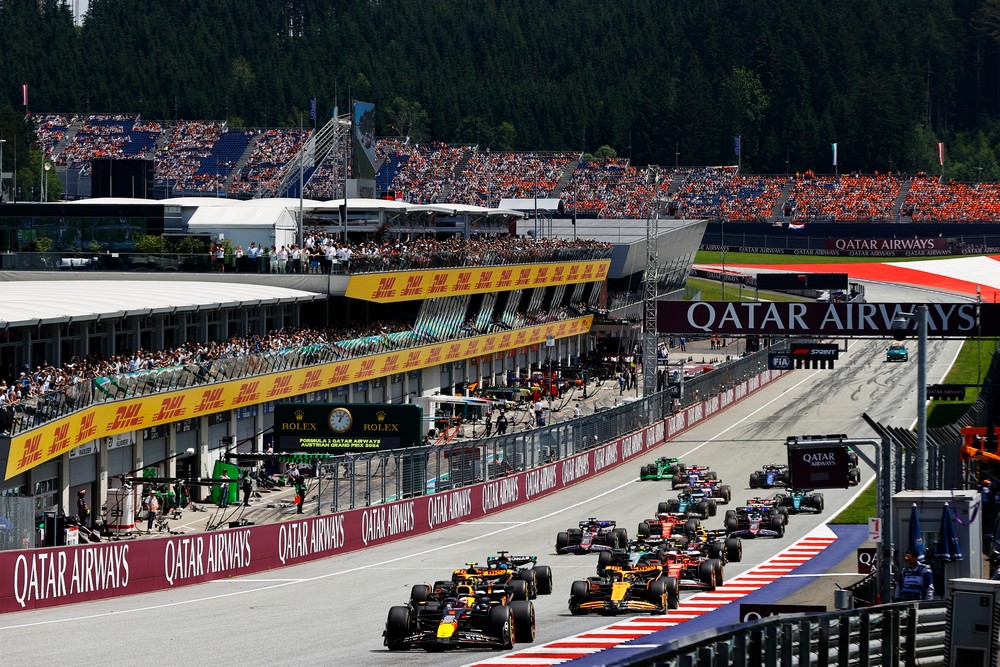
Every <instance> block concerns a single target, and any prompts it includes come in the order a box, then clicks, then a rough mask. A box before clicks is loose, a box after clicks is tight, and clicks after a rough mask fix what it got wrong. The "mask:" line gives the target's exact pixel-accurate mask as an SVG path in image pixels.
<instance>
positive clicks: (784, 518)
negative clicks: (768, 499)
mask: <svg viewBox="0 0 1000 667" xmlns="http://www.w3.org/2000/svg"><path fill="white" fill-rule="evenodd" d="M774 511H775V513H776V514H777V515H778V516H780V517H781V522H782V523H784V524H787V523H788V508H787V507H777V508H775V510H774Z"/></svg>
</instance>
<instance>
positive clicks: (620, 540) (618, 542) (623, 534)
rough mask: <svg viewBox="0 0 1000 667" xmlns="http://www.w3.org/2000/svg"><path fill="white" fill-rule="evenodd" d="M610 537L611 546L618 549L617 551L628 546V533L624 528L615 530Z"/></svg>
mask: <svg viewBox="0 0 1000 667" xmlns="http://www.w3.org/2000/svg"><path fill="white" fill-rule="evenodd" d="M611 535H612V542H611V546H613V547H618V548H619V549H624V548H625V547H627V546H628V531H627V530H625V529H624V528H615V529H614V530H613V531H611Z"/></svg>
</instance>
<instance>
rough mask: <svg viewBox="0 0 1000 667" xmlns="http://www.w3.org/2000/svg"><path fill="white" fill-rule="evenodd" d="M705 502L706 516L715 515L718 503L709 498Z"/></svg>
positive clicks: (717, 511) (717, 510)
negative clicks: (706, 505) (706, 507)
mask: <svg viewBox="0 0 1000 667" xmlns="http://www.w3.org/2000/svg"><path fill="white" fill-rule="evenodd" d="M705 502H706V503H708V516H715V515H716V514H718V513H719V504H718V503H717V502H715V500H713V499H712V498H709V499H708V500H706V501H705Z"/></svg>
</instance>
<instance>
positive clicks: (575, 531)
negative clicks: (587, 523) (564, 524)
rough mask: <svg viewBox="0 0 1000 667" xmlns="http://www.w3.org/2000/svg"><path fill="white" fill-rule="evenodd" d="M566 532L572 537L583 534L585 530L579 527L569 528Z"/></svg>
mask: <svg viewBox="0 0 1000 667" xmlns="http://www.w3.org/2000/svg"><path fill="white" fill-rule="evenodd" d="M566 533H567V534H568V535H569V536H570V537H580V536H581V535H583V531H582V530H580V529H579V528H570V529H569V530H567V531H566Z"/></svg>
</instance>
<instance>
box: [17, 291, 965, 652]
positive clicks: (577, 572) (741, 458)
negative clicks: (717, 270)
mask: <svg viewBox="0 0 1000 667" xmlns="http://www.w3.org/2000/svg"><path fill="white" fill-rule="evenodd" d="M900 290H904V288H889V287H885V286H877V285H876V286H872V287H870V288H869V294H868V296H869V300H870V301H905V300H915V301H924V300H940V301H955V300H957V299H956V298H955V297H954V296H946V297H940V298H939V297H937V295H933V294H929V293H926V292H922V291H919V290H905V291H904V292H900ZM885 345H886V342H885V341H876V340H858V341H852V342H851V344H850V346H849V351H848V352H847V353H846V354H842V355H841V360H840V361H839V362H838V363H837V367H836V368H835V369H834V370H798V371H794V372H792V373H789V374H788V375H787V376H786V377H785V378H782V379H781V380H779V381H777V382H775V383H773V384H772V385H770V386H768V387H766V388H765V389H763V390H762V391H760V392H759V393H757V394H755V395H753V396H751V397H750V398H748V399H746V400H744V401H743V402H741V403H739V404H737V405H735V406H733V407H731V408H729V409H728V410H726V411H724V412H722V413H720V414H719V415H718V416H716V417H715V418H713V419H710V420H708V421H706V422H704V423H702V424H700V425H699V426H697V427H695V428H693V429H691V430H689V431H688V432H686V433H685V434H684V435H682V436H681V438H680V439H679V440H674V441H671V442H668V443H667V444H665V445H663V446H661V447H660V448H658V449H657V450H655V452H652V453H651V454H650V458H652V456H653V455H656V456H659V455H670V456H680V457H682V458H683V459H684V460H685V461H689V462H693V463H706V464H710V465H711V466H712V468H713V469H714V470H716V471H717V472H718V473H719V475H720V477H721V478H722V479H723V480H724V481H726V482H728V483H731V484H732V486H733V487H734V495H735V500H737V501H739V502H742V501H743V500H744V499H745V498H746V497H747V496H749V495H752V493H751V491H750V490H749V489H748V487H747V479H748V476H749V473H750V472H751V471H752V470H754V469H756V468H758V467H759V466H761V465H763V464H765V463H769V462H772V461H782V460H783V457H784V454H785V451H784V450H785V448H784V444H783V443H784V439H785V436H787V435H791V434H800V433H846V434H848V435H849V436H850V437H854V438H863V437H869V436H871V435H872V434H871V432H870V431H869V430H868V428H867V426H866V425H865V424H864V422H863V421H862V419H861V414H862V413H863V412H868V413H869V414H870V415H872V416H873V417H874V418H875V419H876V420H879V421H881V422H883V423H887V424H891V425H894V426H904V427H909V426H911V425H912V423H913V421H914V417H915V414H916V404H915V392H914V391H913V387H914V384H915V382H916V374H917V368H916V364H915V363H914V362H910V363H907V364H886V363H885V362H884V361H883V360H884V358H885V353H884V350H885ZM958 348H959V343H958V342H953V341H931V342H930V344H929V345H928V382H938V381H940V379H941V377H942V376H943V374H944V373H945V372H946V370H947V368H948V367H949V366H950V364H951V362H952V359H953V358H954V356H955V354H956V353H957V351H958ZM912 349H913V350H914V351H915V343H914V344H913V345H912ZM915 356H916V355H915V352H914V355H913V358H914V359H915ZM642 462H643V461H640V460H636V461H635V462H632V463H627V464H625V465H623V466H620V467H618V468H615V469H613V470H611V471H609V472H607V473H605V474H603V475H601V476H598V477H597V478H595V479H593V480H591V481H588V482H584V483H581V484H578V485H575V486H572V487H570V488H568V489H566V490H563V491H561V492H559V493H555V494H552V495H550V496H545V497H542V498H541V499H539V500H538V501H535V502H532V503H529V504H527V505H524V506H521V507H518V508H514V509H511V510H509V511H507V512H503V513H500V514H496V515H493V516H492V517H491V518H490V520H489V521H475V522H470V523H466V524H461V525H457V526H454V527H452V528H448V529H445V530H442V531H438V532H436V533H431V534H426V535H421V536H416V537H412V538H409V539H405V540H400V541H398V542H395V543H391V544H386V545H383V546H379V547H375V548H371V549H368V550H365V551H360V552H353V553H347V554H343V555H340V556H337V557H336V558H331V559H324V560H319V561H313V562H310V563H306V564H303V565H299V566H295V567H289V568H285V569H281V570H274V571H271V572H267V573H264V574H260V575H254V576H248V577H241V578H234V579H229V580H224V581H218V582H212V583H208V584H204V585H198V586H189V587H183V588H177V589H174V590H169V591H163V592H158V593H152V594H148V595H140V596H129V597H123V598H117V599H111V600H104V601H98V602H91V603H87V604H81V605H77V606H75V607H57V608H51V609H43V610H38V611H29V612H22V613H18V614H11V615H6V616H4V617H0V631H2V633H0V638H2V640H3V642H4V649H5V651H4V652H5V656H6V657H5V662H6V663H8V664H57V663H61V662H63V661H65V660H67V659H68V658H70V656H72V660H73V662H75V663H78V664H80V665H91V664H92V665H104V664H109V663H111V664H115V665H140V664H142V665H146V664H148V663H149V662H150V659H151V657H153V656H155V658H153V659H155V660H162V659H164V658H167V657H169V660H170V661H171V662H172V663H176V664H189V665H205V664H210V663H216V662H218V661H219V660H220V659H225V658H224V657H223V656H234V657H235V656H239V662H240V664H241V665H243V666H244V667H249V666H251V665H273V664H274V663H275V662H276V661H281V662H286V663H294V664H315V665H331V664H338V663H339V664H342V665H345V666H346V665H349V666H352V667H353V666H355V665H385V664H389V663H392V664H403V665H418V666H427V665H435V666H438V665H442V666H457V665H465V664H469V663H473V662H477V661H482V660H488V659H490V658H495V657H497V656H498V655H500V654H498V653H495V652H490V651H486V652H478V651H477V652H470V651H458V652H453V653H446V654H443V655H442V654H433V655H432V654H426V653H423V652H422V651H411V652H410V653H405V654H392V655H390V654H389V653H388V652H387V651H386V650H385V649H384V648H383V646H382V639H381V633H382V629H383V626H384V623H385V617H386V613H387V611H388V609H389V607H390V606H392V605H395V604H401V603H403V602H404V601H405V600H406V598H407V597H408V594H409V590H410V586H411V585H412V584H414V583H421V582H424V581H433V580H435V579H440V578H446V577H447V576H448V575H449V574H450V570H451V569H452V568H453V567H457V566H460V565H462V564H464V563H466V562H470V561H478V562H484V561H485V559H486V556H487V555H489V554H491V553H493V552H495V551H496V550H497V549H501V548H502V549H507V550H509V551H511V552H514V553H526V554H537V555H538V556H539V562H540V563H543V564H548V565H551V566H552V569H553V573H554V579H555V586H554V588H555V590H554V593H553V594H552V595H551V596H542V597H539V598H538V599H537V600H536V602H535V604H536V613H537V616H538V637H537V639H536V642H535V645H540V644H543V643H545V642H551V641H553V640H556V639H559V638H562V637H567V636H571V635H574V634H577V633H580V632H584V631H586V630H590V629H594V628H599V627H603V626H605V625H608V624H609V623H611V622H613V621H614V620H615V619H609V618H607V617H600V616H571V615H570V614H569V612H568V611H567V608H566V600H567V598H568V596H569V587H570V583H571V582H572V581H573V580H575V579H580V578H584V577H586V576H589V575H591V574H593V573H594V565H595V561H596V557H594V556H558V557H557V556H555V555H553V543H554V539H555V534H556V533H557V532H558V531H560V530H564V529H565V528H566V527H569V526H572V525H575V524H576V523H577V521H579V520H581V519H583V518H586V517H588V516H596V517H599V518H607V519H617V520H618V521H619V524H620V525H623V526H625V527H626V528H627V529H628V531H629V534H630V535H633V534H634V532H635V528H636V524H637V523H638V522H639V521H640V520H642V519H644V518H646V517H648V516H651V515H652V514H653V513H654V512H655V509H656V502H657V501H658V500H660V499H664V498H666V497H667V495H668V493H669V489H668V487H667V485H666V484H663V483H656V482H644V483H640V482H638V480H637V478H638V469H639V465H640V464H641V463H642ZM871 475H872V473H871V471H869V470H867V469H866V468H865V467H864V466H862V476H863V481H862V483H863V484H864V483H865V482H866V481H868V480H869V479H870V478H871ZM856 492H857V489H843V490H840V489H838V490H828V491H825V492H824V495H825V497H826V505H827V511H826V512H825V513H824V514H822V515H819V516H812V515H802V516H793V517H792V518H791V521H790V522H789V524H788V526H787V532H786V535H785V537H784V538H783V539H780V540H772V539H760V540H758V541H751V540H745V541H744V558H743V562H741V563H739V564H730V565H729V566H728V567H727V568H726V576H727V578H729V577H731V576H734V575H736V574H738V573H742V572H745V571H747V570H749V569H750V568H751V567H753V566H754V565H757V564H760V563H761V562H763V561H766V560H767V559H768V558H770V557H771V556H772V555H773V554H775V553H777V552H778V551H781V550H782V549H785V548H786V547H788V546H789V545H790V544H791V543H792V542H794V541H795V540H797V539H799V538H801V537H802V536H804V535H805V534H806V533H807V532H809V531H810V530H811V529H812V528H814V527H815V526H817V525H818V524H819V523H821V522H822V521H823V520H825V519H826V518H828V517H829V516H831V515H832V513H833V512H834V511H835V510H836V508H839V507H841V506H842V505H844V504H845V503H847V502H848V501H849V499H850V498H851V497H853V496H854V494H855V493H856ZM766 494H767V492H765V495H766ZM724 508H725V506H721V508H720V512H719V515H718V516H716V517H713V518H712V519H710V520H709V521H708V522H706V523H707V525H708V527H710V528H720V527H721V526H722V515H723V511H724ZM831 602H832V601H831ZM681 608H682V609H683V608H684V601H683V599H682V601H681ZM618 620H620V619H618ZM527 646H530V645H518V648H522V647H527Z"/></svg>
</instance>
